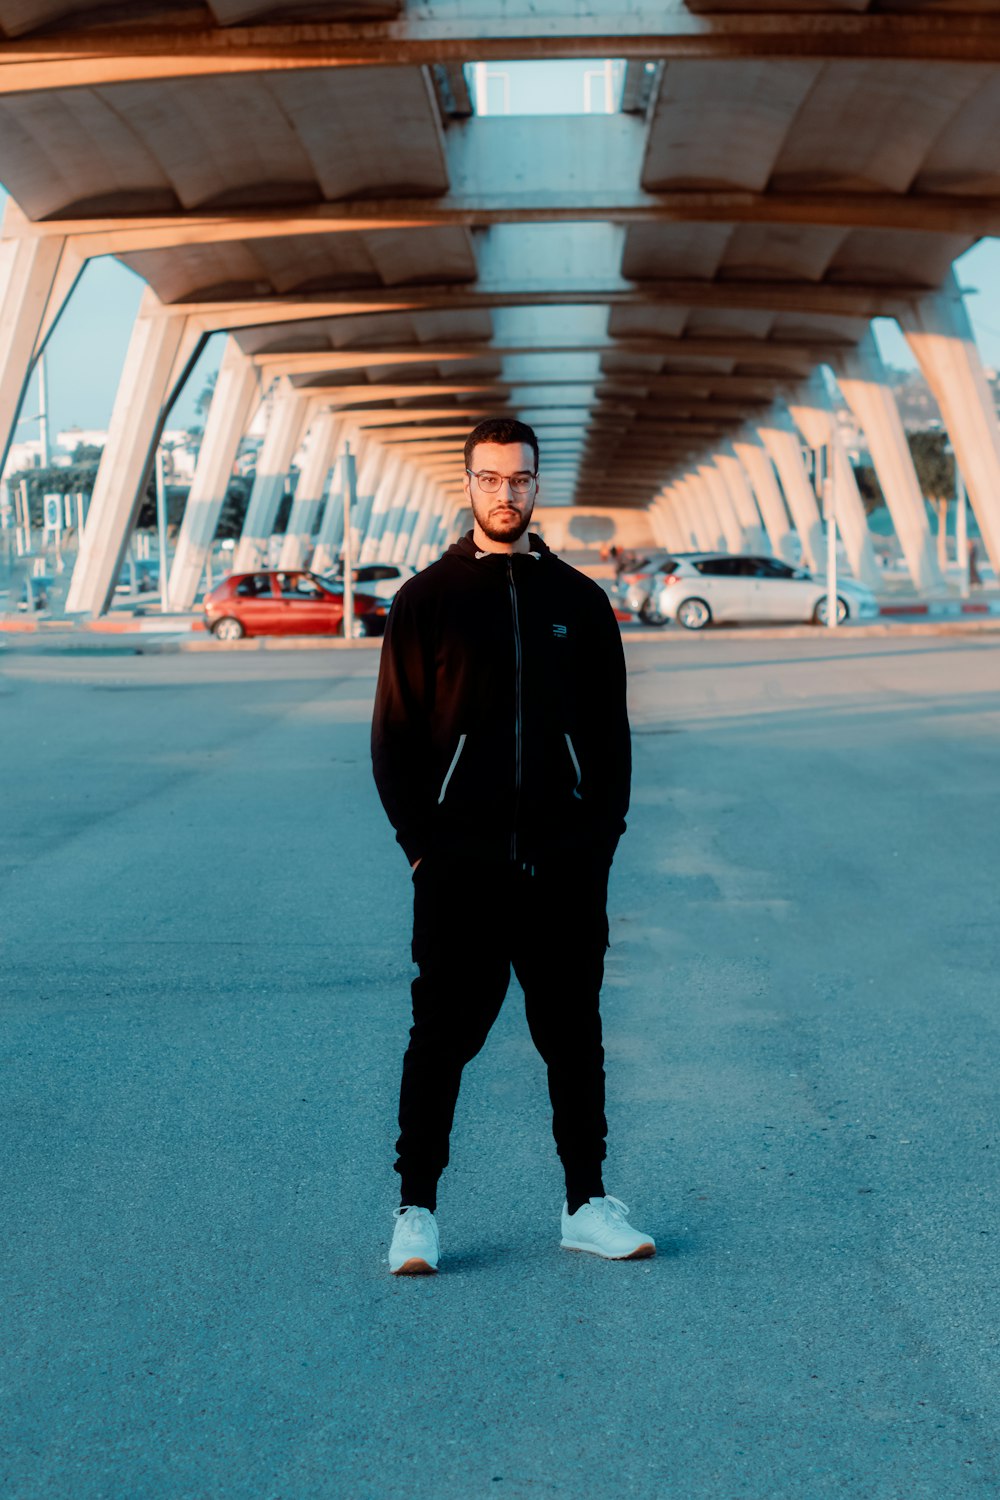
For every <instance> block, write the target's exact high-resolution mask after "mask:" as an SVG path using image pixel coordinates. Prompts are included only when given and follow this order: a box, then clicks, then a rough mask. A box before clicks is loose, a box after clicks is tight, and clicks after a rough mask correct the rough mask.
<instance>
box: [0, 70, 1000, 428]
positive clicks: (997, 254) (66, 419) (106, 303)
mask: <svg viewBox="0 0 1000 1500" xmlns="http://www.w3.org/2000/svg"><path fill="white" fill-rule="evenodd" d="M612 67H613V69H614V73H613V83H614V86H615V89H616V90H618V89H620V84H621V77H622V70H623V65H621V64H613V65H612ZM488 75H489V76H488V78H487V80H486V89H487V101H488V105H487V107H488V109H490V110H491V111H492V112H500V111H502V110H503V109H504V108H505V107H507V108H509V111H510V113H511V114H579V113H581V112H583V109H584V101H585V92H586V91H589V92H590V94H591V101H592V107H594V108H598V107H600V105H601V104H602V102H603V99H604V87H605V85H604V76H603V68H602V65H601V64H599V63H594V62H592V61H590V62H579V61H574V62H562V63H544V64H539V63H498V64H490V66H489V69H488ZM587 75H589V79H588V76H587ZM616 107H617V103H616ZM4 196H5V195H4V194H3V190H2V188H0V206H2V200H3V197H4ZM956 272H957V274H958V279H959V284H960V285H961V286H962V287H964V288H967V289H969V295H968V296H967V299H966V301H967V306H968V309H969V315H970V317H971V319H972V326H973V328H974V330H975V333H976V337H977V340H978V342H979V348H980V351H981V353H982V356H983V359H984V361H985V363H986V364H987V365H990V366H1000V240H995V239H986V240H982V241H980V242H979V244H978V245H975V246H974V247H973V248H972V249H971V250H970V251H968V253H967V254H966V255H964V256H962V257H961V258H960V259H959V260H958V261H957V262H956ZM143 285H144V283H143V282H142V281H141V280H140V279H139V277H138V276H136V275H135V274H134V273H133V272H131V271H129V270H128V269H127V268H126V267H124V266H122V265H120V264H119V263H118V262H117V261H114V260H108V259H105V260H99V261H93V262H91V263H90V264H89V265H88V266H87V268H86V270H85V271H84V273H83V276H82V277H81V280H80V282H79V284H78V285H77V288H76V290H75V292H74V293H73V296H72V298H71V299H70V302H69V304H68V306H67V307H66V310H65V312H64V313H63V315H62V318H61V319H60V321H59V323H58V325H57V327H56V329H55V332H54V333H53V335H52V338H51V339H50V341H49V346H48V356H47V361H46V365H47V376H48V400H49V413H50V419H49V430H50V433H52V434H53V435H54V434H55V433H57V432H59V431H61V430H64V429H65V428H68V427H81V428H98V429H103V428H106V427H107V425H108V423H109V421H110V418H111V407H112V404H113V401H114V396H115V391H116V389H117V386H118V380H119V377H120V375H121V370H122V365H123V363H124V360H125V351H126V348H127V346H128V340H129V334H130V332H131V328H132V323H133V321H134V319H135V315H136V311H137V309H138V306H139V299H140V297H141V296H142V291H143ZM875 333H876V338H877V340H878V343H879V346H880V348H881V351H882V357H883V359H884V360H885V361H886V363H887V364H891V365H895V366H897V367H898V368H901V369H912V368H913V366H914V360H913V358H912V356H911V355H910V352H909V348H908V346H907V344H906V341H905V339H904V338H903V336H902V334H901V333H900V332H899V329H898V328H897V326H896V325H895V323H893V322H891V321H890V320H888V319H884V318H881V319H877V320H876V323H875ZM222 345H223V337H222V336H221V335H216V336H215V337H214V338H212V339H211V340H210V341H209V344H208V346H207V348H206V350H205V352H204V354H203V355H202V357H201V359H200V361H199V363H198V365H197V366H196V368H195V370H194V371H193V373H192V375H191V377H190V378H189V380H188V382H187V385H186V386H185V388H184V390H183V391H182V392H181V395H180V397H179V398H178V401H177V403H176V404H175V406H174V410H173V412H172V413H171V415H170V417H169V419H168V424H167V425H168V426H169V427H188V426H190V425H191V424H192V423H193V422H194V421H195V420H196V415H195V402H196V401H197V398H198V396H199V394H200V392H201V391H202V389H203V388H204V385H205V381H206V379H207V378H208V376H209V375H210V373H211V372H212V371H213V370H214V369H216V368H217V367H218V363H219V360H220V359H221V357H222ZM37 414H38V392H37V379H36V380H35V381H33V382H32V387H31V389H30V390H29V392H28V395H27V397H26V399H25V402H24V406H23V408H22V421H21V423H20V424H19V427H18V431H17V434H16V436H17V439H19V440H21V439H24V438H26V437H35V436H37V432H38V425H37Z"/></svg>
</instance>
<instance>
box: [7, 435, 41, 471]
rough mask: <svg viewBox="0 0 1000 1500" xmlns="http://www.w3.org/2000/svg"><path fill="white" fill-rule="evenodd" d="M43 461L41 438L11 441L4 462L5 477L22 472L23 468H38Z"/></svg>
mask: <svg viewBox="0 0 1000 1500" xmlns="http://www.w3.org/2000/svg"><path fill="white" fill-rule="evenodd" d="M41 462H42V441H41V438H25V439H24V441H23V442H21V443H11V445H10V449H9V450H8V453H7V462H6V463H5V464H4V470H3V477H4V478H5V479H6V478H7V476H8V475H9V474H17V473H20V471H21V470H22V469H37V468H38V467H39V465H40V464H41Z"/></svg>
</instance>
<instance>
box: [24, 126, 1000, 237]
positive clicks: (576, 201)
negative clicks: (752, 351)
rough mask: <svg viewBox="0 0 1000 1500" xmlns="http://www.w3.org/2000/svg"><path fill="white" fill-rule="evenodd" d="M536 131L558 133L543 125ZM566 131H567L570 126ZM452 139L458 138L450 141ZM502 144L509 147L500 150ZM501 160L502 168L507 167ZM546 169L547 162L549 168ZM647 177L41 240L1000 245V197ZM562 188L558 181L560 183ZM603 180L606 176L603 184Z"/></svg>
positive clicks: (117, 223) (60, 228)
mask: <svg viewBox="0 0 1000 1500" xmlns="http://www.w3.org/2000/svg"><path fill="white" fill-rule="evenodd" d="M609 122H614V123H616V124H617V123H621V124H624V123H629V124H634V123H635V122H631V121H629V122H626V120H625V117H624V116H613V115H612V116H593V117H590V118H588V117H586V116H582V117H581V118H580V119H579V120H578V121H577V122H576V123H575V125H574V131H573V135H572V136H571V137H566V139H567V140H568V141H569V140H572V141H575V138H576V135H577V133H578V132H579V130H580V129H581V128H583V129H585V130H587V131H593V129H594V127H595V126H597V125H599V126H600V128H601V129H602V130H607V129H609V128H610V124H609ZM512 123H513V122H511V121H509V120H508V119H503V120H501V119H499V118H498V119H490V120H476V121H472V120H470V121H469V122H467V124H465V125H463V126H462V127H461V128H462V131H463V132H464V131H472V130H478V129H479V128H480V127H483V126H489V127H495V126H497V125H501V124H503V125H505V126H509V125H510V124H512ZM531 123H532V125H533V126H536V127H537V126H549V125H551V124H554V123H557V122H556V121H552V122H548V121H545V120H543V119H541V118H539V117H533V118H532V122H531ZM558 123H560V124H561V121H559V122H558ZM447 139H448V140H451V135H450V134H449V136H448V137H447ZM498 144H499V143H498ZM502 160H503V159H502V158H501V162H502ZM542 160H543V161H544V160H545V158H542ZM637 175H638V174H637V171H635V172H633V171H631V170H624V169H621V168H618V169H616V173H615V175H614V176H613V177H612V176H611V174H610V173H609V174H608V181H607V182H606V183H605V182H604V181H603V180H602V182H601V183H600V184H598V185H594V184H591V183H589V182H588V187H587V190H586V192H584V191H582V190H581V189H580V188H579V187H576V188H575V189H574V188H571V187H568V186H567V184H566V179H565V177H557V176H555V175H554V174H552V173H551V169H549V168H548V167H546V176H545V178H544V179H539V174H538V172H537V170H536V172H535V174H534V177H535V178H536V179H538V181H537V186H535V187H534V188H533V189H532V191H531V192H530V194H529V193H527V192H524V191H518V190H517V188H516V186H513V185H512V184H513V183H515V181H516V179H515V178H514V176H513V174H510V173H505V174H504V179H503V181H502V182H500V183H498V185H497V189H496V191H495V192H492V193H491V194H490V196H489V197H488V198H487V197H486V195H485V194H484V193H483V192H481V191H480V192H473V191H472V190H471V188H470V189H469V190H467V191H463V192H457V191H452V192H449V193H445V194H442V195H441V196H440V197H438V198H431V199H427V198H402V197H401V198H380V199H360V200H358V201H351V200H344V201H340V202H336V203H317V204H312V205H309V206H307V207H305V208H294V209H291V210H289V211H288V212H287V213H281V212H279V211H276V210H263V211H255V210H252V209H243V210H233V211H230V212H226V213H218V212H215V213H206V212H198V211H192V212H190V213H176V214H157V215H151V216H149V217H143V216H139V217H132V216H129V217H120V216H115V217H109V218H99V217H87V218H69V219H60V220H43V221H41V222H39V223H38V224H37V225H36V226H35V233H36V234H37V235H38V236H39V237H50V236H52V237H54V236H56V235H59V236H61V237H62V238H68V239H70V240H71V242H72V243H73V245H74V248H75V249H76V250H77V251H78V252H79V253H80V254H81V255H83V256H84V257H85V258H87V259H91V258H93V257H96V256H99V255H129V254H138V253H145V252H149V251H157V250H169V249H174V248H177V247H178V246H184V245H217V244H225V243H226V242H227V241H252V240H257V239H268V240H271V239H281V238H284V237H286V236H292V235H294V236H295V237H296V238H298V237H301V236H304V235H329V234H362V233H369V232H371V231H375V230H379V229H391V230H397V231H398V230H401V229H429V228H435V227H450V226H455V227H459V228H470V229H472V228H488V227H490V226H492V225H498V224H552V223H572V224H586V223H606V222H609V221H610V222H612V223H615V224H776V225H788V226H793V227H794V226H798V227H803V228H836V229H888V230H900V229H902V230H911V231H915V232H925V233H926V232H931V233H939V234H972V235H984V234H989V235H997V234H1000V198H998V197H997V196H995V195H992V194H959V193H956V194H949V193H912V194H911V193H877V192H873V193H852V192H830V193H773V192H765V193H757V192H748V191H742V190H736V189H726V190H706V189H698V188H687V189H680V190H675V191H671V192H662V193H652V192H645V191H644V190H643V189H642V188H640V187H638V186H635V187H632V186H631V182H632V181H633V179H637ZM550 179H551V180H550ZM602 179H603V174H602Z"/></svg>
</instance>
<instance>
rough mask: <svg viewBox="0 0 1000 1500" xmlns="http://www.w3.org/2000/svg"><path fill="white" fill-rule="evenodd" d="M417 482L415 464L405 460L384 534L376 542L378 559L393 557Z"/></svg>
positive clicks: (390, 502)
mask: <svg viewBox="0 0 1000 1500" xmlns="http://www.w3.org/2000/svg"><path fill="white" fill-rule="evenodd" d="M417 483H418V475H417V472H416V470H415V469H414V467H413V464H412V463H410V462H409V461H408V460H404V461H403V462H402V463H401V464H400V466H399V473H398V475H397V477H396V483H395V486H394V488H393V492H392V495H391V496H390V499H389V505H388V507H387V509H386V513H385V519H384V521H383V524H382V534H381V536H380V537H379V538H378V541H377V542H376V544H375V557H376V561H378V562H388V561H389V559H390V558H391V557H392V554H393V552H394V551H395V549H396V542H397V540H398V538H399V532H400V528H401V527H402V526H403V524H404V521H405V518H406V513H407V511H408V510H409V509H410V507H411V506H412V504H413V501H414V498H415V492H416V488H417Z"/></svg>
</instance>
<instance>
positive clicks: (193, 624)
mask: <svg viewBox="0 0 1000 1500" xmlns="http://www.w3.org/2000/svg"><path fill="white" fill-rule="evenodd" d="M52 630H57V631H61V632H63V633H65V632H66V631H72V632H73V633H74V634H76V633H77V632H78V631H88V632H91V633H93V634H95V635H180V634H182V633H184V632H188V631H200V632H201V634H202V635H204V634H205V622H204V620H199V619H195V618H193V617H192V616H189V615H174V616H171V615H159V616H156V617H155V618H152V619H149V618H145V617H141V616H136V615H119V616H115V615H105V616H103V617H102V618H101V619H98V620H33V619H30V618H29V617H27V616H25V615H7V616H2V615H0V632H4V633H6V634H9V635H34V634H36V633H38V634H43V633H45V632H47V631H52Z"/></svg>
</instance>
